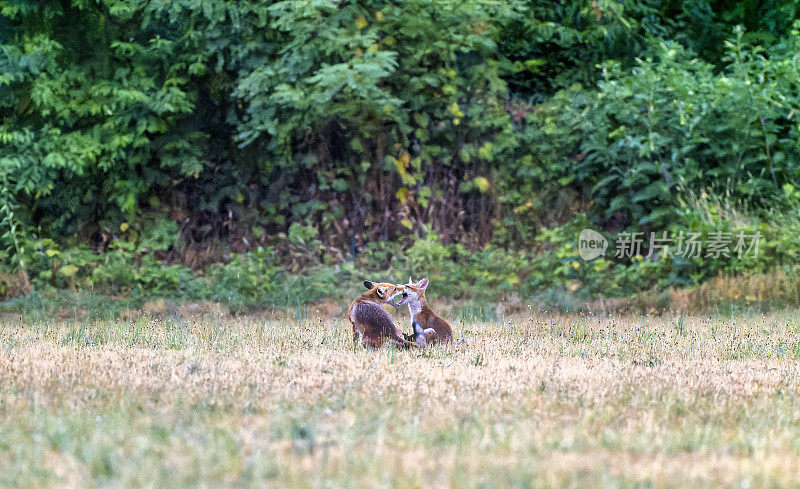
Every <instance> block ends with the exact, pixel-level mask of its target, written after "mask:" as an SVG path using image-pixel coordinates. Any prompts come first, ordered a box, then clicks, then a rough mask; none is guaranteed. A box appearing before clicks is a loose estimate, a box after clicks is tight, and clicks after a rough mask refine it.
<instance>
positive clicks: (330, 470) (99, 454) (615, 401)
mask: <svg viewBox="0 0 800 489" xmlns="http://www.w3.org/2000/svg"><path fill="white" fill-rule="evenodd" d="M212 311H213V309H212ZM319 314H323V313H319ZM319 314H317V313H315V312H314V311H312V312H311V313H310V314H309V315H308V317H307V318H304V319H303V320H301V321H296V320H293V319H291V318H289V317H279V316H273V315H271V314H265V315H251V316H244V317H231V316H225V315H219V314H206V315H197V316H189V315H181V314H175V315H170V316H166V317H161V318H156V319H151V318H150V317H147V316H142V317H139V318H136V319H129V320H127V321H126V320H121V321H94V322H93V321H88V320H65V321H52V322H28V321H26V320H25V319H24V318H20V317H14V316H13V315H10V314H7V315H5V316H4V317H3V318H2V320H3V321H2V325H1V326H0V345H1V348H0V485H2V486H24V487H80V488H82V487H123V486H127V487H159V488H161V487H166V488H171V487H281V488H295V487H329V488H338V487H402V488H413V487H458V488H461V487H536V488H538V487H542V488H546V487H592V488H594V487H698V488H705V487H710V486H718V487H743V488H753V487H776V486H800V481H799V480H798V479H797V478H796V477H797V475H796V474H798V473H800V403H798V400H797V393H798V390H800V379H799V378H798V367H800V346H799V345H800V344H799V342H800V313H797V312H785V313H774V314H769V315H744V316H727V317H708V316H705V317H698V316H690V317H685V316H670V315H666V316H663V317H657V318H655V317H654V318H648V317H644V318H642V317H628V318H618V317H617V318H615V317H560V316H542V315H518V316H513V317H506V318H503V319H502V320H500V321H496V322H474V323H464V322H456V323H455V324H454V327H455V329H456V333H457V336H458V337H463V338H465V339H466V341H467V345H466V346H462V347H458V348H455V349H452V350H450V349H441V348H433V349H428V350H424V351H415V352H403V351H395V350H392V349H383V350H379V351H365V350H362V349H354V348H353V347H352V344H351V338H352V335H351V329H350V324H349V323H348V322H346V320H345V319H344V318H343V316H339V317H336V314H334V313H330V312H326V313H324V317H321V316H320V315H319ZM401 318H402V319H401ZM398 321H399V322H400V321H402V322H401V324H405V318H404V317H402V316H398Z"/></svg>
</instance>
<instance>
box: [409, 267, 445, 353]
mask: <svg viewBox="0 0 800 489" xmlns="http://www.w3.org/2000/svg"><path fill="white" fill-rule="evenodd" d="M397 287H398V288H402V300H401V301H400V302H399V303H397V304H396V305H395V307H400V306H402V305H403V304H408V311H409V312H410V313H411V325H412V327H413V328H414V333H413V334H411V335H408V336H406V340H409V341H411V342H412V343H415V344H416V345H417V346H425V345H427V344H433V343H448V344H449V343H452V342H453V328H451V327H450V324H449V323H448V322H447V321H445V320H444V319H443V318H441V317H440V316H438V315H437V314H436V313H435V312H433V309H431V308H430V306H428V301H427V299H425V289H426V288H428V277H425V278H423V279H422V280H420V281H419V282H417V283H414V281H413V280H412V279H410V278H409V279H408V283H407V284H405V285H397ZM395 296H396V294H395Z"/></svg>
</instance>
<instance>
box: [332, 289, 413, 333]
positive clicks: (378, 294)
mask: <svg viewBox="0 0 800 489" xmlns="http://www.w3.org/2000/svg"><path fill="white" fill-rule="evenodd" d="M364 287H366V288H367V289H369V290H368V291H367V292H365V293H364V294H362V295H360V296H358V297H356V300H354V301H353V303H352V304H351V305H350V309H349V310H348V311H347V318H348V319H349V320H350V322H351V323H352V324H353V344H358V338H359V336H360V337H361V344H363V345H364V346H370V347H374V348H380V347H381V346H383V344H384V343H385V342H387V341H393V342H394V343H395V344H397V346H399V347H400V348H411V347H416V346H418V345H416V344H415V343H413V342H410V341H408V340H406V339H405V338H403V335H402V334H401V333H400V331H399V330H398V329H397V327H396V326H395V325H394V322H393V321H392V318H390V317H389V315H388V314H387V313H386V311H384V310H383V309H382V308H381V304H391V305H392V306H393V307H395V308H398V307H400V305H399V304H395V303H394V302H392V299H394V298H395V297H397V296H398V295H400V294H402V293H403V286H402V285H401V286H399V287H398V286H397V285H395V284H388V283H378V284H376V283H372V282H369V281H365V282H364Z"/></svg>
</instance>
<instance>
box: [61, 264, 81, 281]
mask: <svg viewBox="0 0 800 489" xmlns="http://www.w3.org/2000/svg"><path fill="white" fill-rule="evenodd" d="M78 270H80V269H79V268H78V267H76V266H75V265H64V266H63V267H61V268H59V269H58V275H61V276H62V277H67V278H71V277H74V276H75V274H77V273H78Z"/></svg>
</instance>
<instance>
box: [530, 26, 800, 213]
mask: <svg viewBox="0 0 800 489" xmlns="http://www.w3.org/2000/svg"><path fill="white" fill-rule="evenodd" d="M741 38H742V33H741V31H739V32H738V38H737V40H733V41H731V42H729V43H728V54H727V59H728V60H729V63H728V64H727V65H726V66H725V68H724V70H723V71H721V72H715V70H714V67H713V66H711V65H709V64H707V63H704V62H702V61H700V60H697V59H695V58H693V57H691V55H690V54H689V53H687V52H686V51H685V50H684V49H683V48H682V47H681V46H680V45H678V44H675V43H661V44H660V46H659V51H658V55H657V58H648V59H646V60H640V62H639V66H638V67H637V68H635V69H634V70H633V71H632V72H627V71H626V70H623V69H622V68H621V66H620V64H619V63H616V62H608V63H606V64H604V65H603V71H604V79H603V81H602V82H600V83H599V91H598V92H597V93H596V94H590V93H586V92H585V91H583V90H582V89H581V88H580V87H573V88H571V89H570V90H568V91H564V92H560V93H559V94H557V95H556V96H555V97H554V98H553V99H552V100H551V101H550V102H548V104H547V105H548V108H547V109H545V110H543V111H542V112H541V113H539V114H537V115H535V116H534V117H533V118H532V123H531V127H530V128H529V131H538V130H539V128H542V129H543V130H544V132H545V133H546V134H547V135H548V140H546V141H544V142H543V143H544V144H543V145H542V146H543V149H544V151H542V150H540V151H542V154H541V156H539V155H537V156H539V159H540V160H543V161H544V163H545V164H544V165H543V168H544V172H543V173H544V174H543V175H542V176H541V177H540V178H543V179H545V178H547V176H550V177H551V178H552V177H557V178H559V179H562V181H569V179H572V178H574V179H575V181H576V183H577V184H578V185H579V186H580V187H581V188H582V189H584V191H585V193H586V194H587V195H588V196H590V197H591V198H592V199H593V201H594V209H595V213H596V214H597V215H598V218H600V219H603V220H605V221H608V220H612V219H614V218H615V216H616V219H617V220H620V219H619V216H617V215H618V214H619V215H622V219H621V220H622V222H623V223H625V224H628V223H629V224H633V225H636V226H640V227H641V226H647V227H648V228H652V229H664V228H665V227H666V226H667V224H668V223H669V222H672V221H674V219H675V218H676V216H677V213H678V210H679V209H680V208H681V205H680V201H679V200H678V199H677V198H676V196H678V195H680V194H681V193H686V192H695V193H700V192H701V191H702V192H711V193H714V194H716V195H726V196H728V197H730V198H731V199H733V200H735V201H737V202H740V203H741V204H743V205H744V206H746V207H748V208H749V209H751V210H753V211H754V212H756V213H758V212H759V209H761V210H762V211H764V210H766V209H769V208H771V207H773V206H776V205H781V202H782V199H783V197H784V195H783V190H782V186H783V185H784V184H787V183H788V184H791V183H792V182H794V181H795V179H796V178H798V177H799V176H800V167H798V166H797V165H796V163H795V162H796V161H798V158H800V153H798V144H797V141H798V138H797V135H798V133H797V127H796V124H795V123H794V122H792V121H793V118H794V117H796V115H795V114H796V113H797V112H798V110H800V99H798V98H797V96H796V95H795V93H796V89H795V88H793V89H791V90H789V91H785V89H787V88H788V87H794V86H795V83H796V80H798V79H799V78H798V75H800V72H798V71H797V66H796V63H794V62H793V61H792V58H781V57H777V56H776V57H774V58H771V59H768V58H766V57H764V56H763V55H762V54H761V53H760V50H759V49H758V48H749V47H746V46H743V45H742V41H741ZM550 104H552V106H550ZM535 137H536V138H537V140H538V141H542V139H543V138H541V137H539V136H535ZM536 161H537V159H532V160H530V164H532V165H535V164H536ZM568 162H569V164H570V166H566V165H567V164H568ZM559 163H560V165H559ZM538 176H539V175H537V177H538Z"/></svg>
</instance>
